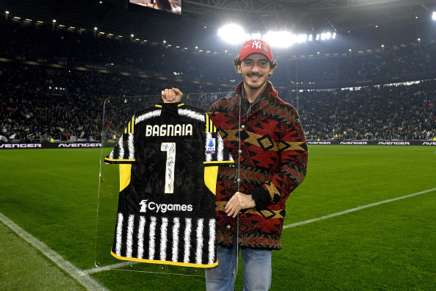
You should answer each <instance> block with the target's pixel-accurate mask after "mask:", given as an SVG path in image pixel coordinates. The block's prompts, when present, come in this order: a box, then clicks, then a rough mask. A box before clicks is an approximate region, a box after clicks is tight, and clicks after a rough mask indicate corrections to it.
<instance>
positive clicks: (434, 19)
mask: <svg viewBox="0 0 436 291" xmlns="http://www.w3.org/2000/svg"><path fill="white" fill-rule="evenodd" d="M431 19H433V21H436V11H433V13H432V14H431Z"/></svg>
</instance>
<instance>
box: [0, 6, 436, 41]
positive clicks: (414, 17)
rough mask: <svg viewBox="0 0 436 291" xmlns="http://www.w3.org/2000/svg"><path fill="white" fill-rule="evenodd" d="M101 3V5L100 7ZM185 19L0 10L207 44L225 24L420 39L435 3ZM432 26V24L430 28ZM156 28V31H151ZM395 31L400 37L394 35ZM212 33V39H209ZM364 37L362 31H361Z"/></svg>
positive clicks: (226, 11) (96, 11)
mask: <svg viewBox="0 0 436 291" xmlns="http://www.w3.org/2000/svg"><path fill="white" fill-rule="evenodd" d="M100 2H101V3H100ZM182 2H183V14H184V15H183V16H182V17H180V16H176V15H170V14H168V13H163V12H156V11H153V10H151V9H146V8H142V7H141V8H138V7H131V6H129V5H128V0H74V1H71V0H40V1H37V2H36V1H32V0H20V1H16V0H3V1H1V2H0V5H1V6H0V7H1V8H2V9H4V10H11V13H12V14H16V15H19V16H22V17H34V18H44V19H46V20H49V19H52V18H56V19H57V20H58V21H64V22H65V23H66V24H67V25H77V26H84V27H94V26H98V27H102V28H103V29H105V30H107V31H113V32H115V33H117V32H118V33H135V34H138V35H139V34H141V35H142V36H143V37H144V38H149V39H159V38H160V39H172V38H184V39H186V40H187V41H192V42H196V41H202V40H203V39H206V41H207V37H208V35H209V37H210V35H211V34H215V32H216V31H215V29H217V28H218V26H220V25H222V24H223V23H224V22H226V21H235V20H237V21H239V22H241V24H243V25H245V26H247V27H250V28H252V29H253V30H265V29H276V28H280V29H288V30H292V31H295V32H307V33H309V32H316V31H320V30H334V31H337V32H338V33H339V34H345V33H347V32H350V31H357V30H360V31H365V30H366V33H367V35H371V33H372V32H373V31H372V30H373V28H374V27H376V28H378V27H379V26H382V27H384V28H388V27H389V29H390V30H389V31H388V30H386V31H385V32H384V35H383V36H381V35H380V33H379V32H378V35H375V36H373V37H374V38H379V39H383V40H384V39H386V38H395V37H396V35H399V36H401V35H404V34H407V32H410V34H411V35H412V34H413V35H414V37H416V36H415V35H416V32H417V31H421V29H417V28H416V25H417V22H419V21H421V22H425V21H430V22H431V19H430V18H431V11H432V10H434V9H436V3H435V1H434V0H274V1H270V0H238V1H235V0H182ZM427 26H428V25H427ZM151 28H152V29H151ZM205 28H207V31H205V30H206V29H205ZM393 30H396V31H397V33H396V34H395V33H393V32H392V31H393ZM207 34H208V35H207ZM359 36H360V32H359Z"/></svg>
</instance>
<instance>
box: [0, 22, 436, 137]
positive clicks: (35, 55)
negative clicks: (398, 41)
mask: <svg viewBox="0 0 436 291" xmlns="http://www.w3.org/2000/svg"><path fill="white" fill-rule="evenodd" d="M0 32H2V34H3V35H4V36H5V37H4V39H3V40H2V42H0V58H3V59H6V60H3V61H2V60H0V83H1V86H0V142H32V141H38V142H39V141H43V142H44V141H94V140H100V139H101V132H102V129H103V132H104V133H105V137H111V136H113V135H115V134H116V133H117V132H118V130H119V126H120V125H122V124H123V123H124V121H125V120H126V119H127V118H128V116H129V115H130V114H131V113H133V112H134V111H135V110H138V109H141V108H145V107H146V106H147V105H148V104H150V103H153V102H156V101H158V100H159V97H158V96H159V94H160V90H161V89H162V88H166V87H173V86H176V87H180V88H181V89H182V90H183V91H184V92H187V94H186V96H185V100H184V101H185V102H186V103H190V104H192V105H194V106H197V107H200V108H203V109H207V108H208V106H209V105H210V104H211V103H212V102H213V101H214V100H215V99H216V98H218V97H221V96H224V95H226V94H228V91H229V90H231V88H232V87H233V86H234V85H235V84H236V82H237V81H235V80H238V79H239V77H238V76H237V75H236V73H235V71H234V69H233V67H232V57H231V56H229V55H225V54H222V53H220V54H216V55H215V54H213V53H210V54H206V53H205V52H203V53H198V52H195V51H193V52H191V51H185V50H184V49H176V48H174V47H171V48H168V47H166V48H165V46H162V45H161V44H155V45H144V44H138V43H134V42H132V41H130V40H116V39H107V38H102V37H96V36H95V35H94V34H92V33H90V32H86V33H82V34H79V33H77V32H69V31H65V30H59V29H52V28H49V27H45V26H42V27H39V28H36V27H35V26H32V25H27V26H23V25H19V24H17V23H12V22H8V21H3V22H1V23H0ZM36 43H40V44H42V45H35V44H36ZM279 57H281V58H282V59H279V67H278V69H277V70H278V71H277V73H276V74H275V75H274V76H273V83H274V84H275V85H276V87H278V89H279V92H280V93H281V95H282V96H283V97H285V99H288V100H289V101H290V102H291V103H292V104H293V105H294V106H295V107H297V109H298V110H299V112H300V115H301V119H302V123H303V126H304V129H305V132H306V134H307V137H308V139H310V140H325V139H329V140H335V139H336V140H406V139H407V140H410V139H419V140H429V139H432V138H434V137H435V136H436V126H435V124H436V117H435V111H436V81H435V80H429V81H423V82H420V83H417V84H414V85H405V84H403V85H399V86H387V85H386V86H379V85H376V84H386V83H392V82H393V81H397V82H398V81H405V80H419V79H435V78H436V67H435V66H434V65H433V64H434V63H436V46H435V44H434V43H431V42H429V43H426V44H425V45H424V44H414V45H410V44H409V45H408V46H399V47H397V48H389V49H388V48H386V49H380V48H378V49H375V50H374V51H371V53H368V52H365V53H359V52H353V53H349V54H348V53H346V54H345V55H342V54H338V55H336V56H316V55H315V56H310V55H309V56H307V57H304V58H301V57H300V58H292V57H290V56H288V57H286V58H285V57H283V55H280V56H279ZM29 61H30V62H29ZM32 61H34V62H32ZM52 64H57V65H58V66H57V67H53V66H52ZM78 67H82V68H83V67H85V68H86V69H84V70H83V69H77V68H78ZM93 68H94V69H93ZM102 68H105V69H106V70H102ZM144 72H145V74H146V76H145V77H144V76H142V77H141V73H144ZM174 72H177V74H174ZM296 72H298V73H296ZM297 77H298V78H297ZM418 77H419V78H418ZM417 78H418V79H417ZM296 82H299V85H298V88H299V89H297V90H296V85H295V84H296ZM309 82H310V84H311V86H310V87H311V89H310V90H300V89H302V88H304V84H308V83H309ZM320 84H337V86H335V87H332V88H340V87H341V84H342V85H343V86H342V87H344V86H354V87H361V88H360V89H359V90H341V89H329V90H326V89H322V88H323V86H321V85H320ZM318 85H319V87H317V86H318ZM363 85H364V86H363ZM314 88H317V90H315V89H314ZM306 89H307V88H306ZM318 89H322V90H318ZM211 92H213V93H211ZM105 100H110V102H107V101H106V103H105ZM104 103H105V104H106V107H105V108H106V110H105V111H103V104H104ZM103 113H104V115H105V120H104V121H103Z"/></svg>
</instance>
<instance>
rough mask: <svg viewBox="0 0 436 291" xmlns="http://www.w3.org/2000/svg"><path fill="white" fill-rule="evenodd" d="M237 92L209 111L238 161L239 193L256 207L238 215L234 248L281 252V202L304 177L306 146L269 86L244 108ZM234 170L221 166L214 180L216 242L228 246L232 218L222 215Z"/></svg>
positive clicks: (291, 113)
mask: <svg viewBox="0 0 436 291" xmlns="http://www.w3.org/2000/svg"><path fill="white" fill-rule="evenodd" d="M241 88H242V84H239V85H238V86H237V87H236V90H235V92H234V94H233V95H232V96H230V97H228V98H223V99H220V100H218V101H216V102H215V103H214V104H212V106H211V108H210V110H209V111H210V112H211V113H210V114H211V118H212V120H213V122H214V124H215V125H216V127H217V128H218V129H219V130H220V133H221V134H222V136H223V138H224V144H225V146H226V147H227V148H228V149H229V150H230V152H231V154H232V156H233V158H234V160H235V162H236V163H237V161H238V158H240V168H239V171H240V188H239V191H240V192H242V193H246V194H252V196H253V199H254V200H255V202H256V208H252V209H246V210H242V211H241V212H240V214H239V245H240V246H242V247H251V248H262V249H280V248H281V244H280V236H281V232H282V229H283V221H284V217H285V214H286V200H287V199H288V197H289V195H290V194H291V192H292V191H293V190H295V188H296V187H297V186H298V185H299V184H300V183H301V182H302V181H303V179H304V177H305V175H306V164H307V144H306V140H305V137H304V132H303V129H302V127H301V124H300V121H299V117H298V113H297V112H296V110H295V109H294V108H293V107H292V106H291V105H290V104H289V103H287V102H285V101H284V100H282V99H281V98H280V97H279V96H278V94H277V91H276V90H275V89H274V87H273V86H272V84H271V83H270V82H268V84H267V86H266V88H265V90H264V92H263V93H262V94H261V96H259V97H258V98H257V99H256V101H255V102H254V103H253V104H252V105H251V107H249V108H247V106H245V107H246V108H244V106H243V102H246V101H245V100H244V99H243V98H241ZM241 104H242V106H241ZM239 107H241V113H242V114H241V119H240V121H239V112H240V110H239ZM239 125H240V126H239ZM239 133H240V134H239ZM239 136H240V140H241V147H240V151H239V147H238V140H239ZM239 155H240V157H239ZM237 172H238V167H237V166H236V167H233V168H232V167H228V168H221V169H220V172H219V177H218V184H217V189H216V191H217V197H216V200H217V241H218V243H219V244H220V245H223V246H231V245H233V244H234V241H235V234H236V233H238V232H237V230H236V227H237V223H236V219H234V218H232V217H229V216H227V215H226V213H225V212H224V207H225V204H226V202H227V201H228V200H229V199H230V197H231V196H232V195H233V194H234V193H235V192H237V190H238V188H237V187H238V186H237V185H238V181H237Z"/></svg>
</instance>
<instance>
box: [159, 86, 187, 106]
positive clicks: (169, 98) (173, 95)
mask: <svg viewBox="0 0 436 291" xmlns="http://www.w3.org/2000/svg"><path fill="white" fill-rule="evenodd" d="M161 96H162V101H163V103H177V102H180V101H181V100H182V96H183V92H182V91H180V89H178V88H171V89H164V90H162V92H161Z"/></svg>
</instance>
